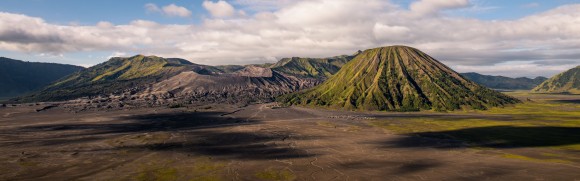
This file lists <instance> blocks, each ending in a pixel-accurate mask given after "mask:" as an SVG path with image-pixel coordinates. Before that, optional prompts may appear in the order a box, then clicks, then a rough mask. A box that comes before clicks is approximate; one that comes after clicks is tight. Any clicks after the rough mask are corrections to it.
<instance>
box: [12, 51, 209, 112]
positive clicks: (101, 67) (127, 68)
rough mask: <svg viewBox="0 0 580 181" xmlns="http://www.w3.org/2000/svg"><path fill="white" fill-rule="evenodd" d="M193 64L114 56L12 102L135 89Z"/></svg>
mask: <svg viewBox="0 0 580 181" xmlns="http://www.w3.org/2000/svg"><path fill="white" fill-rule="evenodd" d="M194 65H195V64H192V63H190V62H188V61H186V60H182V59H165V58H161V57H156V56H143V55H137V56H133V57H113V58H111V59H109V60H108V61H106V62H104V63H101V64H98V65H95V66H93V67H90V68H88V69H84V70H82V71H79V72H77V73H74V74H72V75H69V76H67V77H65V78H62V79H61V80H59V81H56V82H54V83H52V84H51V85H49V86H47V87H45V88H44V89H43V90H41V91H39V92H36V93H34V94H31V95H27V96H23V97H19V98H16V99H13V100H12V101H15V102H33V101H60V100H68V99H73V98H78V97H84V96H96V95H108V94H118V93H121V92H124V91H127V90H129V89H135V91H138V89H143V88H146V87H147V86H148V85H149V84H152V83H155V82H158V81H160V80H164V79H167V78H169V77H172V76H175V75H177V74H179V73H181V72H183V71H186V70H190V69H193V68H194ZM198 69H202V68H200V67H199V68H198Z"/></svg>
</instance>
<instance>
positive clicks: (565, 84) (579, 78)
mask: <svg viewBox="0 0 580 181" xmlns="http://www.w3.org/2000/svg"><path fill="white" fill-rule="evenodd" d="M532 92H536V93H569V94H580V66H577V67H575V68H572V69H570V70H567V71H565V72H562V73H560V74H558V75H555V76H554V77H552V78H550V79H548V80H546V81H544V82H543V83H542V84H540V85H538V86H537V87H536V88H534V89H532Z"/></svg>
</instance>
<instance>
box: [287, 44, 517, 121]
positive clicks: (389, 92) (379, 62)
mask: <svg viewBox="0 0 580 181" xmlns="http://www.w3.org/2000/svg"><path fill="white" fill-rule="evenodd" d="M278 100H279V101H280V102H283V103H286V104H291V105H313V106H324V107H331V108H342V109H349V110H386V111H417V110H430V109H432V110H436V111H446V110H455V109H460V108H471V109H486V108H488V107H492V106H502V105H506V104H512V103H518V102H520V101H519V100H517V99H515V98H512V97H509V96H507V95H504V94H502V93H499V92H496V91H494V90H491V89H488V88H486V87H483V86H481V85H478V84H476V83H474V82H472V81H470V80H467V79H465V78H464V77H463V76H461V75H459V74H458V73H456V72H455V71H453V70H451V69H450V68H448V67H447V66H445V65H443V64H442V63H440V62H439V61H437V60H435V59H434V58H432V57H430V56H429V55H427V54H425V53H423V52H421V51H419V50H417V49H415V48H411V47H406V46H389V47H382V48H375V49H369V50H365V51H364V52H362V53H361V54H359V55H358V56H356V57H355V58H354V59H353V60H351V61H350V62H349V63H347V64H346V65H344V66H343V67H342V68H341V69H340V70H339V71H338V72H337V73H336V74H335V75H334V76H332V77H331V78H330V79H328V80H327V81H325V82H324V83H322V84H320V85H318V86H316V87H314V88H312V89H308V90H305V91H301V92H297V93H292V94H288V95H284V96H281V97H280V98H278Z"/></svg>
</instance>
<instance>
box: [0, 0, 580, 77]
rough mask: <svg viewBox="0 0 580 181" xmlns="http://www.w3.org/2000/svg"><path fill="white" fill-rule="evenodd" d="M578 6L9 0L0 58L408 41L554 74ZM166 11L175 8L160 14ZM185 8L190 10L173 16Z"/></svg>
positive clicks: (456, 61)
mask: <svg viewBox="0 0 580 181" xmlns="http://www.w3.org/2000/svg"><path fill="white" fill-rule="evenodd" d="M363 2H364V3H363ZM579 3H580V0H550V1H537V0H510V1H505V0H415V1H408V0H391V1H384V0H367V1H359V0H279V1H269V0H230V1H223V2H222V1H218V0H205V1H204V0H174V1H168V0H149V1H138V0H124V1H118V0H115V1H113V0H100V1H79V0H3V1H0V12H3V14H1V15H0V25H2V26H3V27H0V56H5V57H10V58H15V59H21V60H27V61H41V62H57V63H67V64H76V65H83V66H91V65H94V64H97V63H100V62H103V61H106V60H107V59H108V58H109V57H111V56H131V55H133V54H155V55H159V56H166V57H180V58H185V59H188V60H190V61H192V62H196V63H203V64H211V65H215V64H248V63H260V62H273V61H276V60H277V59H279V58H283V57H287V56H309V57H326V56H334V55H338V54H348V53H350V52H354V51H356V50H359V49H366V48H373V47H377V46H387V45H392V44H406V45H410V46H414V47H417V48H420V49H421V50H423V51H425V52H427V53H429V54H431V55H433V56H434V57H436V58H438V59H439V60H441V61H442V62H444V63H446V64H448V65H450V66H451V67H452V68H454V69H456V70H457V71H460V72H462V71H476V72H481V73H487V74H493V75H507V76H512V77H514V76H528V77H534V76H537V75H542V76H551V75H553V74H555V73H557V72H559V71H563V70H565V69H567V68H571V67H573V66H574V65H578V64H580V61H579V59H578V57H576V56H577V55H579V54H578V53H574V52H580V51H578V50H579V48H580V38H579V37H578V36H576V35H574V32H576V33H575V34H578V33H577V32H578V31H576V28H577V27H578V26H577V24H578V23H574V20H578V19H580V15H579V14H578V13H576V11H580V9H579V8H580V5H578V4H579ZM147 4H149V5H152V6H154V7H155V10H152V9H150V8H147V7H146V5H147ZM170 5H171V6H173V9H171V10H169V9H168V10H164V8H166V7H168V6H170ZM178 8H181V10H185V13H186V14H172V13H179V12H178V10H176V9H178ZM352 9H357V10H362V12H360V11H357V12H350V11H351V10H352ZM575 9H576V10H575ZM181 13H184V12H183V11H181ZM529 17H534V18H529ZM550 18H556V19H555V20H554V21H548V20H547V19H550ZM564 18H568V19H566V20H564ZM38 20H40V21H38ZM559 20H561V21H559ZM424 27H429V28H431V30H428V29H423V28H424ZM433 29H434V30H436V31H433ZM15 37H17V38H15ZM18 37H21V38H20V39H18ZM514 65H517V66H514ZM530 70H538V71H530ZM539 70H544V71H539Z"/></svg>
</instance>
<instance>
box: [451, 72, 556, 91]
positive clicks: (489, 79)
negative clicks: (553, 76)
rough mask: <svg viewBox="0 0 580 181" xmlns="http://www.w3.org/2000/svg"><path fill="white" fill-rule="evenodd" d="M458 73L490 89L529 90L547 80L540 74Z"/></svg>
mask: <svg viewBox="0 0 580 181" xmlns="http://www.w3.org/2000/svg"><path fill="white" fill-rule="evenodd" d="M460 74H461V75H462V76H464V77H465V78H467V79H469V80H471V81H474V82H475V83H478V84H480V85H483V86H486V87H488V88H492V89H502V90H531V89H533V88H534V87H536V86H538V85H540V84H541V83H542V82H544V81H546V80H548V78H546V77H542V76H538V77H536V78H533V79H531V78H527V77H517V78H511V77H505V76H494V75H483V74H480V73H476V72H466V73H460Z"/></svg>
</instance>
